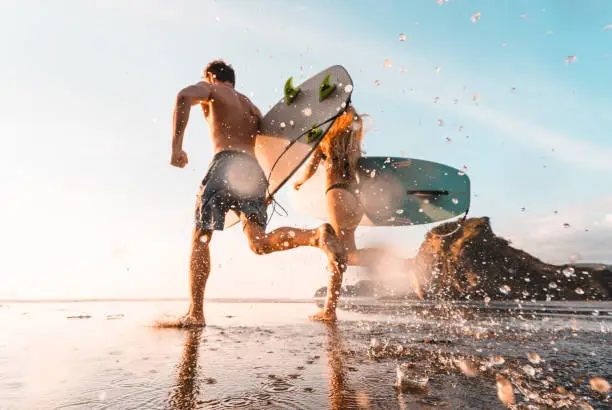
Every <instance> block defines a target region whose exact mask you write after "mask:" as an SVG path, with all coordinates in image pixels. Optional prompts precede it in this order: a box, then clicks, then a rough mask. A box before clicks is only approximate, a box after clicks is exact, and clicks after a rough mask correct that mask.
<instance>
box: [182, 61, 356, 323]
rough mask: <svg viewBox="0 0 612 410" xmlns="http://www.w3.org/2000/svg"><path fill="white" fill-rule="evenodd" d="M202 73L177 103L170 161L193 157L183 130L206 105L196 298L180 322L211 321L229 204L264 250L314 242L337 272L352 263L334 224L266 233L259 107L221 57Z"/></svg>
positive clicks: (194, 258) (194, 246)
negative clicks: (213, 280)
mask: <svg viewBox="0 0 612 410" xmlns="http://www.w3.org/2000/svg"><path fill="white" fill-rule="evenodd" d="M203 80H204V81H202V82H199V83H197V84H195V85H191V86H188V87H186V88H184V89H183V90H181V91H180V92H179V93H178V95H177V98H176V105H175V108H174V132H173V135H172V159H171V160H170V164H171V165H173V166H175V167H179V168H183V167H185V165H187V163H188V160H187V154H186V153H185V151H183V149H182V146H183V135H184V134H185V128H186V126H187V121H188V120H189V113H190V110H191V107H192V106H193V105H196V104H199V105H200V106H201V107H202V110H203V111H204V117H205V118H206V121H207V122H208V126H209V128H210V135H211V139H212V143H213V150H214V157H213V160H212V162H211V164H210V166H209V169H208V173H207V174H206V176H205V177H204V180H203V181H202V185H201V188H200V193H199V194H198V199H197V203H196V210H195V227H194V229H193V234H192V239H191V260H190V267H189V279H190V283H189V285H190V290H191V305H190V307H189V311H188V312H187V314H186V315H185V316H184V317H182V318H181V319H179V320H178V321H177V322H176V323H174V324H173V325H175V326H180V327H183V326H205V324H206V322H205V320H204V289H205V287H206V281H207V279H208V276H209V274H210V266H211V265H210V249H209V246H210V241H211V238H212V234H213V231H221V230H223V226H224V223H225V215H226V214H227V212H229V211H233V212H236V213H237V214H238V215H239V216H240V220H241V222H242V226H243V231H244V233H245V235H246V236H247V239H248V241H249V245H250V248H251V250H252V251H253V252H255V253H257V254H259V255H263V254H267V253H271V252H277V251H283V250H288V249H292V248H295V247H298V246H314V247H318V248H321V249H322V250H323V251H324V252H325V254H326V255H327V258H328V260H329V262H330V263H329V268H330V270H331V271H332V274H334V273H335V272H338V273H341V272H342V271H343V270H344V269H346V265H345V263H344V259H345V251H344V249H343V247H342V245H341V244H340V242H339V240H338V238H337V237H336V235H335V233H334V230H333V228H332V227H331V226H330V225H329V224H323V225H321V226H320V227H319V228H317V229H297V228H278V229H275V230H274V231H272V232H270V233H266V231H265V229H266V224H267V213H266V208H267V203H266V192H267V186H268V184H267V178H266V175H265V174H264V172H263V170H262V169H261V167H260V165H259V163H258V162H257V160H256V158H255V139H256V137H257V134H258V133H259V130H260V122H261V119H262V115H261V112H260V111H259V109H258V108H257V107H255V105H254V104H253V103H252V102H251V101H250V100H249V99H248V98H247V97H246V96H244V95H242V94H240V93H239V92H237V91H236V90H235V89H234V86H235V84H236V80H235V73H234V70H233V69H232V67H231V66H229V65H227V64H226V63H225V62H223V61H222V60H215V61H212V62H211V63H209V64H208V66H207V67H206V69H205V70H204V79H203ZM254 274H257V273H256V272H255V273H254Z"/></svg>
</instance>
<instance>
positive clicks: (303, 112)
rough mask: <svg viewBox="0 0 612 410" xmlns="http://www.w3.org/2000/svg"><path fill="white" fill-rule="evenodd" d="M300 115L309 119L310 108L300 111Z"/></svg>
mask: <svg viewBox="0 0 612 410" xmlns="http://www.w3.org/2000/svg"><path fill="white" fill-rule="evenodd" d="M302 114H304V116H306V117H310V116H311V115H312V109H311V108H310V107H306V108H304V109H303V110H302Z"/></svg>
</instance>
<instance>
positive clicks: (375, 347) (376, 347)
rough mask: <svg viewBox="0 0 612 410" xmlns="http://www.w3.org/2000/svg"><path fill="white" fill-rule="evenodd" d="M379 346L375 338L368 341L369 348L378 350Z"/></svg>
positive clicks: (378, 341)
mask: <svg viewBox="0 0 612 410" xmlns="http://www.w3.org/2000/svg"><path fill="white" fill-rule="evenodd" d="M380 345H381V343H380V340H378V339H377V338H373V339H372V340H370V346H371V347H373V348H374V349H378V348H379V347H380Z"/></svg>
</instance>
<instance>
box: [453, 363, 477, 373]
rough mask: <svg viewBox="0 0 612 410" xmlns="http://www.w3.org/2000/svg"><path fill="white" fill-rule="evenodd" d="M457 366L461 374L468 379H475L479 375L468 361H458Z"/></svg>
mask: <svg viewBox="0 0 612 410" xmlns="http://www.w3.org/2000/svg"><path fill="white" fill-rule="evenodd" d="M456 364H457V367H458V368H459V370H461V373H463V374H465V375H466V376H467V377H474V376H476V375H477V374H478V369H476V366H474V364H473V363H472V362H470V361H468V360H457V361H456Z"/></svg>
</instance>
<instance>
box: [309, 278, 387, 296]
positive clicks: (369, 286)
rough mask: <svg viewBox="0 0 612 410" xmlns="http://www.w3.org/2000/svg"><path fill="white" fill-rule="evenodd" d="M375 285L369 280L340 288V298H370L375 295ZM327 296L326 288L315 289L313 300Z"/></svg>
mask: <svg viewBox="0 0 612 410" xmlns="http://www.w3.org/2000/svg"><path fill="white" fill-rule="evenodd" d="M376 293H377V292H376V284H375V283H374V282H373V281H371V280H360V281H359V282H357V283H355V284H354V285H346V286H342V288H340V296H341V297H342V296H354V297H371V296H375V295H376ZM326 295H327V287H326V286H324V287H322V288H319V289H317V291H316V292H315V295H314V297H315V298H324V297H325V296H326Z"/></svg>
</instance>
